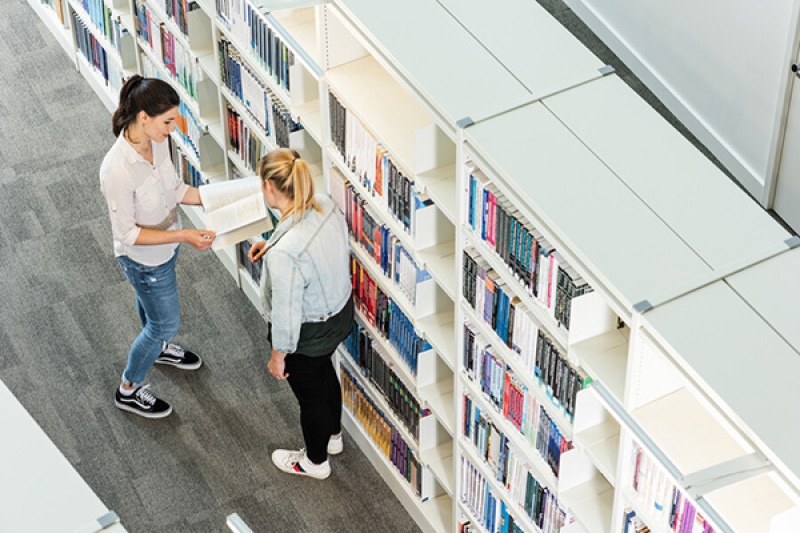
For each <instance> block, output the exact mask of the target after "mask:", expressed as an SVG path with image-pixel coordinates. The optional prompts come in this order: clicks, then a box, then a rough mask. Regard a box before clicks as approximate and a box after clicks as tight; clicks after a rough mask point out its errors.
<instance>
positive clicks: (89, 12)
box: [81, 0, 128, 52]
mask: <svg viewBox="0 0 800 533" xmlns="http://www.w3.org/2000/svg"><path fill="white" fill-rule="evenodd" d="M81 7H83V10H84V13H85V15H86V17H87V18H88V20H89V21H90V22H91V23H92V24H93V25H94V26H95V28H97V29H98V30H99V31H100V33H102V34H103V35H104V36H105V38H106V39H107V40H108V42H109V43H110V44H111V46H113V47H114V48H115V49H116V50H117V52H119V50H120V41H121V40H122V37H123V35H127V33H128V29H127V28H125V27H123V26H122V23H121V22H120V19H119V17H114V15H113V13H112V11H111V8H110V7H108V6H106V4H105V2H104V0H81Z"/></svg>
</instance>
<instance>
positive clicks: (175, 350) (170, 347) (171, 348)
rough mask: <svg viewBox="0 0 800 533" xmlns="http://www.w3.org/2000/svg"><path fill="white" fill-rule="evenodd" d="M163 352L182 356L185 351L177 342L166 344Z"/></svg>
mask: <svg viewBox="0 0 800 533" xmlns="http://www.w3.org/2000/svg"><path fill="white" fill-rule="evenodd" d="M164 353H168V354H170V355H174V356H176V357H183V354H184V353H185V351H184V349H183V348H181V347H180V346H178V345H177V344H167V347H166V348H165V349H164Z"/></svg>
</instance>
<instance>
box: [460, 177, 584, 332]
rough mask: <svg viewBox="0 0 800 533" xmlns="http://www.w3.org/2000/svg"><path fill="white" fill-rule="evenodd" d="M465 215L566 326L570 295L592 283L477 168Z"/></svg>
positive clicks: (568, 318)
mask: <svg viewBox="0 0 800 533" xmlns="http://www.w3.org/2000/svg"><path fill="white" fill-rule="evenodd" d="M466 218H467V220H466V223H467V226H468V227H469V228H471V229H472V231H473V233H474V234H475V235H476V236H477V237H478V238H480V239H481V240H482V241H483V242H484V243H486V244H487V245H488V247H489V248H491V249H492V250H494V251H495V253H496V254H497V255H498V256H499V257H500V258H501V259H502V260H503V261H504V262H505V264H506V265H507V266H508V268H509V271H510V272H511V273H512V274H513V275H514V277H515V278H516V279H517V280H519V281H520V282H521V283H522V285H524V286H525V287H526V288H527V290H528V294H530V295H531V296H533V297H534V299H535V301H536V302H537V303H538V304H539V305H540V306H541V307H543V308H544V309H545V310H547V312H548V313H549V314H550V316H552V317H553V319H554V320H555V321H556V322H557V323H558V324H559V325H561V326H563V327H564V328H567V329H569V320H570V310H571V305H570V303H571V301H572V298H575V297H577V296H580V295H581V294H585V293H586V292H589V291H591V290H592V289H591V287H590V286H589V284H588V283H586V282H585V281H584V280H583V278H581V276H580V275H579V274H578V273H577V272H576V271H575V270H574V269H573V268H572V267H571V266H570V265H568V264H567V263H566V262H565V261H564V260H563V259H562V258H561V256H560V255H559V253H558V252H557V251H556V250H555V249H554V248H553V247H552V246H551V245H550V244H549V243H548V242H547V241H546V240H545V239H544V237H543V236H542V235H541V233H539V232H538V231H537V230H536V229H535V228H534V227H533V225H532V224H530V223H529V222H528V221H527V220H526V219H525V218H524V216H523V215H522V214H521V213H520V212H519V210H517V209H516V208H515V207H514V206H513V204H512V203H511V202H509V201H507V199H505V198H504V197H503V196H502V195H501V194H500V193H499V192H498V191H497V188H496V187H495V186H494V184H492V183H491V182H490V181H484V180H482V179H480V174H479V173H478V172H472V173H471V174H470V177H469V185H468V194H467V209H466Z"/></svg>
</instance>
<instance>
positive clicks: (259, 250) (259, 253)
mask: <svg viewBox="0 0 800 533" xmlns="http://www.w3.org/2000/svg"><path fill="white" fill-rule="evenodd" d="M266 251H267V241H260V242H254V243H253V245H252V246H250V251H249V252H248V254H247V257H249V258H250V261H252V262H253V263H256V262H258V261H261V258H262V257H263V256H264V253H265V252H266Z"/></svg>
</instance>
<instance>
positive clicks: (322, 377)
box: [286, 353, 342, 464]
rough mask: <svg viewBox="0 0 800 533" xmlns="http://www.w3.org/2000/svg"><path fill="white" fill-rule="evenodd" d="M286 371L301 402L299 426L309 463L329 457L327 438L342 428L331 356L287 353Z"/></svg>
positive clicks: (338, 395)
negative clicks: (301, 429) (301, 430)
mask: <svg viewBox="0 0 800 533" xmlns="http://www.w3.org/2000/svg"><path fill="white" fill-rule="evenodd" d="M286 373H288V374H289V378H288V381H289V386H291V387H292V392H294V395H295V397H296V398H297V401H298V402H299V403H300V426H301V427H302V428H303V440H304V441H305V443H306V454H307V455H308V458H309V459H310V460H311V462H312V463H315V464H320V463H322V462H324V461H325V460H326V459H327V458H328V440H329V439H330V437H331V435H336V434H338V433H340V432H341V431H342V390H341V388H340V386H339V379H338V378H337V377H336V371H335V370H334V368H333V362H332V361H331V355H327V356H321V357H308V356H305V355H302V354H298V353H292V354H289V355H287V356H286Z"/></svg>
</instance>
